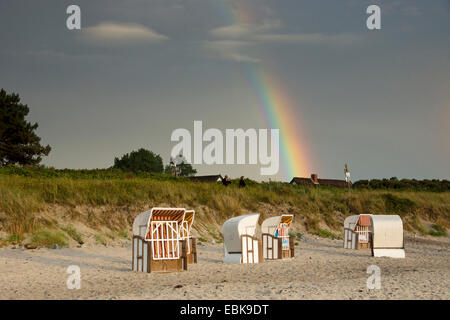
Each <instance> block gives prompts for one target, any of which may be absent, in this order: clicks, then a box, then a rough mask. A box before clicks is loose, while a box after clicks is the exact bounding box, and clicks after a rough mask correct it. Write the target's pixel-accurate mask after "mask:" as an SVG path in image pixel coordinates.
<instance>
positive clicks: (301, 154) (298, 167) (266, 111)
mask: <svg viewBox="0 0 450 320" xmlns="http://www.w3.org/2000/svg"><path fill="white" fill-rule="evenodd" d="M215 1H216V2H217V5H218V7H219V11H220V13H221V14H222V16H223V17H224V18H225V19H226V20H227V21H226V22H227V24H229V25H231V24H235V23H242V24H251V23H254V22H255V21H256V20H255V16H254V15H253V14H252V12H255V10H254V9H255V8H250V7H249V5H248V4H247V3H245V2H241V1H239V2H238V1H231V0H230V1H228V0H215ZM242 63H243V64H244V66H245V67H244V69H245V74H246V76H247V78H248V80H249V82H250V84H251V86H252V88H253V90H254V92H255V94H256V97H257V99H258V101H259V106H260V112H261V117H262V119H263V120H264V122H265V125H266V126H267V128H271V129H277V128H278V129H279V130H280V153H281V154H280V156H281V163H280V165H281V171H282V174H283V177H284V179H285V180H287V181H290V179H291V178H292V177H294V176H305V177H306V176H309V174H310V172H311V171H310V170H311V167H310V164H309V157H308V154H307V148H306V147H305V143H304V139H303V138H302V134H301V132H300V128H301V127H303V126H302V123H301V121H300V119H301V117H299V114H298V111H297V110H295V109H294V108H293V106H295V103H294V102H293V101H292V99H291V98H290V97H289V95H288V93H287V91H286V86H284V85H283V84H282V82H281V80H280V79H279V78H278V77H277V76H276V73H275V72H274V70H273V69H270V68H269V66H268V65H266V64H264V62H260V63H252V62H242ZM297 109H298V108H297Z"/></svg>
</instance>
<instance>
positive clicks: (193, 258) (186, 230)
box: [181, 210, 198, 263]
mask: <svg viewBox="0 0 450 320" xmlns="http://www.w3.org/2000/svg"><path fill="white" fill-rule="evenodd" d="M194 217H195V211H194V210H186V214H185V216H184V221H183V223H182V225H181V239H182V240H185V241H186V243H187V262H188V263H197V261H198V260H197V239H196V238H194V237H192V236H191V228H192V225H193V224H194Z"/></svg>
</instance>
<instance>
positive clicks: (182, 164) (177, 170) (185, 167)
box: [164, 155, 197, 177]
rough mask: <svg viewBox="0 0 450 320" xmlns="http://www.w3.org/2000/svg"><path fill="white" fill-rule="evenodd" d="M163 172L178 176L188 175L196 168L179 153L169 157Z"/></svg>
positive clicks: (192, 173) (191, 174) (194, 172)
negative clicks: (174, 156) (174, 157)
mask: <svg viewBox="0 0 450 320" xmlns="http://www.w3.org/2000/svg"><path fill="white" fill-rule="evenodd" d="M175 164H176V165H175ZM164 172H165V173H167V174H172V175H176V176H179V177H190V176H193V175H194V174H196V173H197V170H195V169H194V168H193V167H192V165H191V164H190V163H188V162H187V160H186V159H185V158H184V157H183V156H182V155H179V156H177V157H176V159H172V158H171V159H170V163H169V164H168V165H166V167H165V169H164Z"/></svg>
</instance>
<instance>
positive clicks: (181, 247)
mask: <svg viewBox="0 0 450 320" xmlns="http://www.w3.org/2000/svg"><path fill="white" fill-rule="evenodd" d="M185 216H186V209H184V208H153V209H151V210H149V211H146V212H143V213H141V214H139V215H138V216H137V217H136V218H135V220H134V222H133V243H132V270H133V271H141V272H171V271H181V270H187V265H188V262H187V260H188V258H187V254H188V241H187V239H186V237H183V236H184V233H183V223H184V221H185ZM191 220H192V221H191V225H192V222H193V215H192V219H191ZM188 226H189V221H188ZM189 230H190V227H189V229H188V231H189ZM187 236H188V237H189V232H188V233H187Z"/></svg>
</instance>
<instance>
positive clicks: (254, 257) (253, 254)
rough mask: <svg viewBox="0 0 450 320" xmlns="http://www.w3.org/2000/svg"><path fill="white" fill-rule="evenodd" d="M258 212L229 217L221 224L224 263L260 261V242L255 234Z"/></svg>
mask: <svg viewBox="0 0 450 320" xmlns="http://www.w3.org/2000/svg"><path fill="white" fill-rule="evenodd" d="M258 219H259V213H249V214H245V215H242V216H239V217H234V218H231V219H229V220H227V221H225V223H224V224H223V226H222V234H223V247H224V252H225V255H224V259H223V261H224V263H260V262H262V260H263V259H262V242H261V240H260V239H258V238H257V237H256V236H255V232H256V225H257V224H258Z"/></svg>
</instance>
